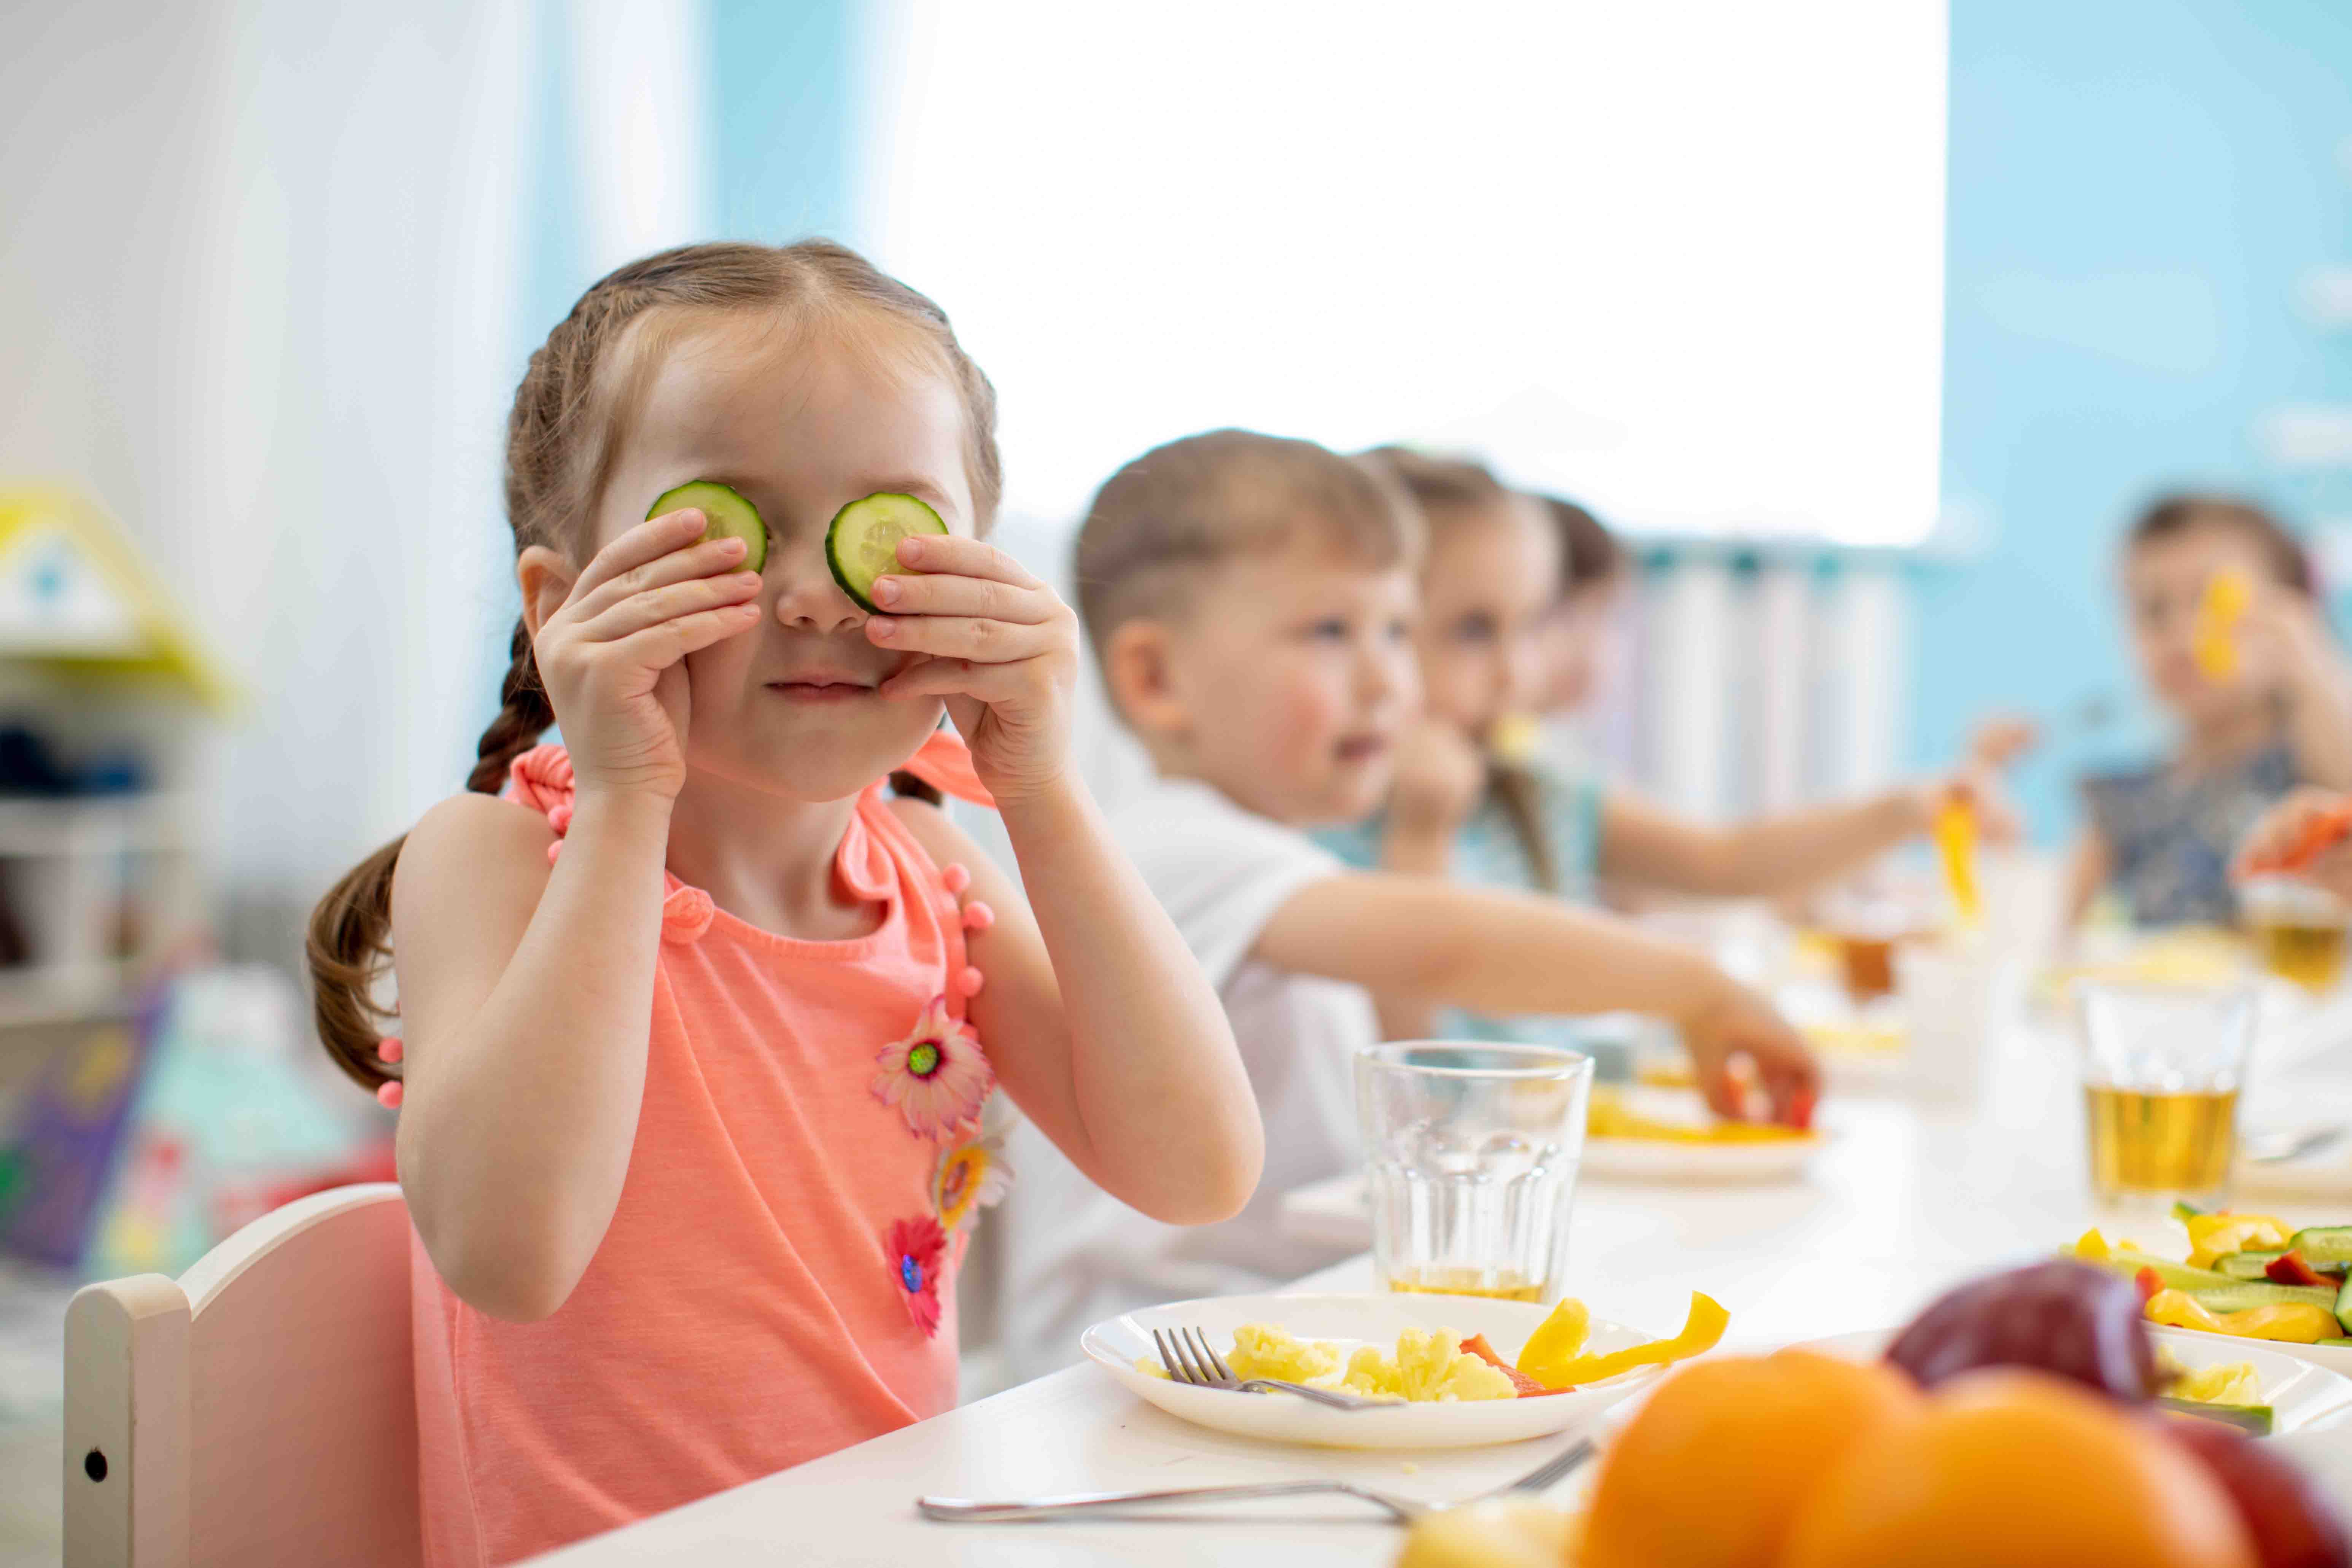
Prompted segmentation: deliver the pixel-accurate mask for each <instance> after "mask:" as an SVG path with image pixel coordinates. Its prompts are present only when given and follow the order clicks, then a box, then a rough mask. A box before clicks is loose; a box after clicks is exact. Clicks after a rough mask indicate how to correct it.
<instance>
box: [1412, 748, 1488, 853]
mask: <svg viewBox="0 0 2352 1568" xmlns="http://www.w3.org/2000/svg"><path fill="white" fill-rule="evenodd" d="M1485 792H1486V758H1485V757H1483V756H1481V755H1480V754H1479V752H1478V751H1477V750H1476V748H1475V747H1473V746H1472V745H1471V744H1470V742H1467V741H1465V740H1464V739H1463V738H1462V733H1461V731H1458V730H1456V729H1454V727H1453V726H1452V725H1450V724H1441V723H1439V722H1437V721H1435V720H1433V719H1424V720H1423V721H1421V722H1420V723H1418V724H1416V725H1414V726H1413V727H1412V730H1410V731H1407V732H1406V734H1405V737H1404V743H1403V744H1402V745H1401V746H1399V747H1398V748H1397V762H1396V782H1395V783H1394V784H1391V786H1390V789H1389V820H1390V822H1391V824H1392V825H1394V826H1397V827H1401V828H1404V829H1408V830H1411V831H1413V832H1425V833H1432V834H1439V835H1443V836H1444V837H1448V838H1450V837H1453V834H1454V829H1455V828H1457V827H1459V826H1462V822H1463V819H1464V818H1465V817H1467V816H1469V815H1470V813H1471V811H1472V809H1473V808H1474V807H1475V806H1476V805H1477V804H1478V797H1479V795H1482V794H1484V793H1485Z"/></svg>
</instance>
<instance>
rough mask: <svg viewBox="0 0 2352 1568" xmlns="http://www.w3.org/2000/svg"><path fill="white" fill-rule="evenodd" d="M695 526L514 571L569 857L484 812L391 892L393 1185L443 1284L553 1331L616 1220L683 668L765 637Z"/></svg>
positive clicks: (440, 810) (546, 836) (752, 586)
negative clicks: (561, 766) (396, 1086)
mask: <svg viewBox="0 0 2352 1568" xmlns="http://www.w3.org/2000/svg"><path fill="white" fill-rule="evenodd" d="M702 528H703V518H702V514H701V513H700V512H698V511H683V512H672V513H669V514H667V515H666V516H663V517H659V518H656V519H654V520H653V521H649V522H643V523H639V524H638V525H637V526H636V527H635V528H633V529H631V530H629V531H627V532H626V533H624V534H623V535H621V537H620V538H618V539H616V540H614V542H612V543H610V544H608V545H606V546H605V547H604V549H603V550H601V551H599V552H597V553H596V556H595V559H593V561H591V562H590V563H588V565H587V567H586V568H585V569H584V570H583V571H581V572H579V573H578V574H577V575H576V578H575V576H574V574H573V573H572V570H571V568H570V566H569V564H568V563H565V562H564V561H563V559H562V557H561V556H559V555H557V554H556V553H555V552H552V551H551V550H548V549H545V548H544V547H541V546H537V545H534V546H532V547H530V549H528V550H526V551H524V552H523V553H522V556H521V559H520V568H521V576H522V586H523V600H524V614H525V616H526V619H527V622H528V624H529V625H530V626H531V627H532V629H533V639H532V642H533V649H534V653H535V657H536V663H537V669H538V672H539V675H540V677H541V679H542V680H543V681H544V682H545V683H546V687H547V692H548V698H549V700H550V702H551V704H552V706H553V708H554V710H555V713H556V716H557V718H558V719H559V720H560V721H562V725H563V731H564V740H565V742H566V743H567V745H568V747H569V749H570V752H571V757H572V777H573V786H574V792H575V793H574V797H573V803H572V823H571V826H570V828H569V830H568V832H567V835H566V837H565V838H564V844H563V850H562V858H560V859H559V860H558V861H557V863H556V864H555V866H554V867H553V868H552V869H551V868H549V865H548V859H547V857H548V850H549V846H550V845H551V843H553V841H554V835H553V833H552V832H551V830H550V829H549V827H548V826H547V824H546V822H545V821H544V820H543V819H541V818H539V817H537V816H535V815H534V814H532V813H530V812H527V811H525V810H522V809H521V808H520V807H518V806H515V805H509V804H506V803H504V802H500V801H495V800H488V799H484V798H481V797H478V796H467V797H460V798H459V799H457V800H451V801H444V802H443V803H442V804H441V805H437V806H436V807H434V808H433V810H431V811H430V812H427V813H426V814H425V819H424V821H422V822H420V823H419V824H418V825H417V826H416V829H415V832H414V833H412V834H411V835H410V836H409V838H408V842H407V844H406V846H405V847H404V848H403V849H402V851H401V856H400V865H399V868H398V869H397V871H396V872H395V873H394V879H393V889H392V926H393V951H394V969H395V971H396V973H397V975H398V978H399V984H400V1010H401V1037H402V1040H403V1043H404V1046H405V1047H406V1051H407V1054H406V1056H405V1058H404V1064H403V1067H402V1077H403V1079H404V1099H403V1100H402V1103H401V1115H400V1130H399V1134H398V1140H399V1156H400V1175H401V1190H402V1192H403V1194H404V1195H405V1196H406V1198H407V1201H408V1211H409V1215H410V1217H411V1219H412V1220H414V1222H415V1226H416V1231H417V1235H418V1236H419V1237H422V1238H423V1240H424V1243H425V1252H426V1253H427V1254H428V1255H429V1256H430V1257H431V1258H432V1259H433V1266H434V1268H436V1270H438V1271H439V1273H440V1275H441V1277H442V1279H444V1280H446V1282H447V1283H448V1285H449V1287H450V1289H453V1290H455V1291H457V1294H458V1296H459V1297H461V1298H462V1299H463V1300H466V1301H467V1303H468V1304H470V1305H472V1306H474V1307H476V1308H478V1310H482V1311H484V1312H488V1313H489V1314H491V1315H492V1316H495V1317H503V1318H513V1319H524V1320H527V1319H532V1318H541V1317H545V1316H546V1315H547V1314H548V1313H550V1312H552V1311H553V1310H555V1309H556V1308H558V1307H560V1306H562V1304H563V1301H564V1299H565V1298H566V1297H568V1296H569V1295H571V1293H572V1287H573V1286H574V1285H576V1284H578V1283H579V1281H580V1276H581V1275H582V1274H583V1273H584V1272H585V1271H586V1270H587V1268H588V1263H589V1260H590V1259H591V1258H593V1257H594V1256H595V1253H596V1248H597V1247H598V1246H599V1245H601V1244H602V1243H603V1241H604V1229H605V1227H606V1226H608V1225H610V1224H611V1223H612V1218H613V1210H614V1207H615V1206H617V1205H618V1204H619V1203H620V1197H621V1184H622V1181H623V1179H624V1178H625V1176H626V1175H627V1173H628V1166H629V1151H630V1148H631V1146H632V1145H633V1144H634V1143H635V1140H636V1129H637V1108H638V1105H639V1103H640V1102H641V1101H642V1100H643V1099H644V1093H645V1073H646V1040H647V1026H648V1021H649V1020H650V1019H651V1017H652V1016H653V979H654V966H655V960H656V954H657V952H658V951H659V947H660V942H661V901H662V863H663V860H664V859H665V858H666V855H667V847H668V843H669V814H670V805H671V802H672V801H673V800H674V799H675V798H676V797H677V790H678V786H679V784H681V783H682V782H683V781H684V778H685V771H686V763H685V755H684V752H683V749H682V747H681V746H680V744H679V742H678V735H679V732H680V731H682V730H683V729H684V721H685V717H686V701H687V690H686V672H685V670H684V668H682V667H681V665H682V661H683V660H684V658H686V656H687V655H688V654H689V653H692V652H695V651H696V650H698V649H700V648H704V647H710V646H711V645H712V644H714V643H717V642H718V641H719V640H720V639H721V638H723V637H731V636H733V635H734V634H736V633H738V632H740V631H744V630H747V629H748V628H750V627H751V626H753V625H755V624H757V622H758V621H759V618H760V614H761V612H760V606H759V605H757V604H755V603H752V602H751V601H752V600H753V599H754V598H755V597H756V595H758V594H759V592H760V580H759V578H758V577H757V576H756V575H754V574H751V573H748V572H743V571H738V570H732V569H733V568H736V567H739V566H740V564H741V562H742V559H743V552H744V546H743V542H742V541H741V540H740V539H720V540H715V541H711V542H708V543H698V542H697V541H698V539H699V537H700V535H701V532H702Z"/></svg>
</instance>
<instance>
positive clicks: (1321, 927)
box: [1251, 872, 1821, 1121]
mask: <svg viewBox="0 0 2352 1568" xmlns="http://www.w3.org/2000/svg"><path fill="white" fill-rule="evenodd" d="M1251 952H1252V954H1253V956H1255V957H1256V958H1259V959H1261V960H1263V961H1264V962H1265V963H1271V964H1274V965H1275V966H1276V967H1277V968H1281V969H1288V970H1294V971H1297V972H1298V973H1307V974H1321V975H1327V976H1328V977H1329V978H1331V979H1334V980H1346V981H1351V982H1353V983H1354V984H1359V985H1362V986H1365V987H1367V988H1370V989H1373V990H1379V989H1381V988H1384V987H1385V988H1389V989H1392V990H1398V991H1402V992H1405V993H1408V994H1414V995H1421V996H1432V997H1438V998H1442V999H1444V1000H1445V1001H1448V1002H1452V1003H1454V1004H1456V1005H1461V1006H1465V1007H1473V1008H1476V1009H1477V1010H1478V1011H1480V1012H1484V1013H1609V1012H1619V1011H1624V1012H1634V1013H1648V1014H1652V1015H1654V1016H1659V1017H1664V1018H1669V1019H1672V1020H1674V1021H1675V1023H1676V1024H1677V1025H1678V1026H1680V1027H1681V1029H1682V1033H1683V1038H1684V1043H1685V1046H1686V1047H1688V1048H1689V1050H1690V1053H1691V1058H1692V1060H1693V1062H1694V1063H1695V1064H1696V1066H1697V1068H1698V1069H1699V1079H1700V1084H1701V1087H1702V1088H1703V1089H1705V1090H1706V1096H1707V1100H1708V1102H1709V1103H1710V1104H1711V1105H1713V1106H1714V1107H1715V1108H1716V1109H1717V1110H1719V1111H1722V1112H1724V1113H1725V1114H1727V1115H1738V1114H1739V1113H1740V1112H1741V1110H1743V1107H1741V1105H1740V1104H1739V1098H1738V1090H1737V1089H1736V1088H1735V1087H1734V1085H1733V1080H1732V1079H1731V1077H1730V1074H1729V1071H1728V1068H1729V1064H1730V1058H1732V1057H1733V1056H1734V1055H1738V1054H1745V1055H1747V1056H1748V1057H1749V1058H1752V1059H1753V1060H1754V1062H1755V1064H1756V1068H1757V1072H1758V1075H1759V1077H1760V1078H1761V1079H1762V1080H1763V1083H1764V1087H1765V1089H1766V1090H1767V1092H1768V1094H1769V1096H1770V1099H1771V1102H1772V1109H1773V1112H1774V1114H1775V1115H1776V1116H1777V1117H1779V1118H1780V1119H1781V1120H1784V1121H1785V1120H1791V1119H1797V1118H1801V1115H1802V1114H1803V1112H1802V1109H1801V1108H1802V1106H1803V1105H1804V1104H1805V1103H1807V1102H1808V1101H1809V1100H1811V1097H1813V1096H1815V1095H1817V1094H1818V1093H1819V1092H1820V1089H1821V1072H1820V1068H1818V1067H1817V1066H1816V1065H1815V1063H1814V1061H1813V1058H1812V1055H1811V1052H1809V1051H1808V1050H1807V1049H1806V1048H1805V1046H1804V1042H1803V1041H1802V1040H1801V1039H1800V1038H1799V1037H1797V1035H1796V1033H1795V1031H1794V1030H1792V1029H1790V1027H1789V1026H1788V1025H1787V1024H1786V1023H1784V1022H1783V1021H1782V1020H1781V1019H1780V1016H1778V1015H1777V1014H1775V1013H1774V1012H1773V1011H1772V1009H1771V1008H1770V1007H1769V1005H1766V1004H1765V1003H1764V1002H1763V1001H1761V1000H1760V999H1759V998H1758V997H1757V996H1755V995H1754V994H1752V993H1750V992H1749V991H1748V989H1747V988H1746V987H1744V986H1742V985H1740V984H1738V982H1736V981H1734V980H1733V979H1732V978H1731V977H1730V976H1729V975H1727V974H1726V973H1723V971H1722V970H1720V969H1718V968H1717V967H1716V965H1715V964H1714V963H1711V962H1710V961H1709V960H1708V959H1707V958H1706V956H1705V955H1703V954H1701V953H1698V952H1694V951H1692V950H1691V949H1689V948H1686V947H1683V946H1681V945H1679V944H1677V943H1675V942H1664V941H1662V940H1660V939H1659V938H1656V937H1654V936H1651V935H1649V934H1648V933H1647V932H1644V931H1638V930H1636V929H1635V928H1633V927H1632V926H1629V925H1627V924H1625V923H1624V922H1622V921H1615V920H1612V919H1610V918H1609V917H1607V916H1605V915H1595V914H1588V913H1586V912H1584V911H1583V910H1577V909H1573V908H1570V906H1568V905H1565V904H1563V903H1561V902H1560V901H1559V900H1557V899H1550V898H1545V897H1542V896H1540V895H1538V894H1531V893H1515V892H1504V891H1499V890H1496V889H1483V888H1462V887H1456V886H1454V885H1451V884H1448V883H1444V882H1436V881H1432V880H1429V879H1425V878H1419V877H1394V876H1387V875H1383V874H1381V873H1379V872H1362V873H1349V874H1346V875H1341V876H1335V877H1332V878H1330V879H1328V880H1325V881H1321V882H1316V883H1311V884H1309V885H1308V886H1307V887H1305V888H1302V889H1299V890H1298V891H1297V893H1295V894H1293V895H1292V896H1291V898H1290V900H1289V901H1288V902H1287V903H1286V904H1284V905H1283V906H1282V908H1281V909H1279V910H1276V911H1275V915H1274V918H1273V919H1272V920H1270V921H1267V922H1266V923H1265V929H1264V930H1263V931H1259V933H1258V938H1257V942H1256V944H1255V946H1254V947H1253V948H1252V950H1251Z"/></svg>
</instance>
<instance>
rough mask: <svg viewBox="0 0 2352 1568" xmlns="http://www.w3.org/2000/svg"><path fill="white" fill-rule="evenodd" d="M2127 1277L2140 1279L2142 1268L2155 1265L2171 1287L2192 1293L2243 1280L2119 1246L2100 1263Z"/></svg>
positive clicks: (2157, 1272)
mask: <svg viewBox="0 0 2352 1568" xmlns="http://www.w3.org/2000/svg"><path fill="white" fill-rule="evenodd" d="M2099 1267H2100V1268H2105V1269H2107V1270H2109V1271H2110V1272H2113V1273H2116V1274H2120V1275H2122V1276H2123V1277H2124V1278H2125V1279H2138V1278H2139V1271H2140V1270H2141V1269H2143V1268H2153V1269H2155V1270H2156V1277H2157V1279H2158V1282H2160V1283H2161V1284H2162V1285H2163V1286H2164V1288H2165V1289H2168V1290H2186V1291H2188V1292H2189V1293H2190V1294H2191V1295H2194V1294H2196V1293H2197V1292H2198V1291H2200V1290H2211V1289H2219V1288H2221V1287H2222V1286H2225V1285H2238V1284H2242V1283H2244V1281H2242V1280H2240V1279H2232V1278H2231V1276H2229V1275H2227V1274H2221V1273H2217V1272H2215V1271H2214V1270H2212V1269H2210V1268H2190V1267H2189V1265H2187V1264H2186V1263H2176V1262H2174V1261H2173V1260H2172V1259H2171V1258H2158V1257H2155V1256H2153V1255H2151V1254H2149V1253H2146V1252H2131V1251H2127V1250H2126V1249H2124V1248H2121V1247H2118V1248H2116V1250H2115V1251H2114V1252H2112V1253H2110V1254H2109V1255H2108V1256H2107V1258H2106V1259H2105V1262H2103V1263H2101V1264H2100V1265H2099Z"/></svg>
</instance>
